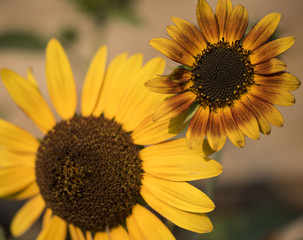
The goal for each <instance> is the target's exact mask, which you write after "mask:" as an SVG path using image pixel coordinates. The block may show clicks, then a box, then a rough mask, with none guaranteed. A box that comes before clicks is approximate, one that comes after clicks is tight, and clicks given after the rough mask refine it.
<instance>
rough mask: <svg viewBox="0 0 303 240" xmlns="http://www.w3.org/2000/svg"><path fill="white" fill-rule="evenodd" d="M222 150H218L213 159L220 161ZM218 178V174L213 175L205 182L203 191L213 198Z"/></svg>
mask: <svg viewBox="0 0 303 240" xmlns="http://www.w3.org/2000/svg"><path fill="white" fill-rule="evenodd" d="M222 152H223V149H222V150H221V151H219V152H216V154H215V156H214V159H215V160H216V161H217V162H221V158H222ZM218 179H219V176H217V177H213V178H210V179H209V180H208V182H207V185H206V190H205V193H206V195H207V196H208V197H210V198H213V197H214V195H215V188H216V185H217V182H218Z"/></svg>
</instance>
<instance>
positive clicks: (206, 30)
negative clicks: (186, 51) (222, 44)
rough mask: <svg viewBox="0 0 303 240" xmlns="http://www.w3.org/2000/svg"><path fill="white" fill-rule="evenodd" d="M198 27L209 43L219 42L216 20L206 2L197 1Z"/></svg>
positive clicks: (203, 0) (204, 0)
mask: <svg viewBox="0 0 303 240" xmlns="http://www.w3.org/2000/svg"><path fill="white" fill-rule="evenodd" d="M197 22H198V26H199V28H200V30H201V32H202V34H203V36H204V37H205V39H206V40H207V41H208V42H209V43H216V42H218V41H219V29H218V23H217V19H216V18H215V15H214V13H213V11H212V10H211V8H210V6H209V4H208V3H207V1H206V0H199V2H198V5H197Z"/></svg>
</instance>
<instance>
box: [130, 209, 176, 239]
mask: <svg viewBox="0 0 303 240" xmlns="http://www.w3.org/2000/svg"><path fill="white" fill-rule="evenodd" d="M126 224H127V229H128V231H129V235H130V238H131V239H133V240H141V239H145V240H154V239H157V240H174V239H175V237H174V236H173V235H172V234H171V232H170V231H169V230H168V228H167V227H166V226H165V225H164V224H163V223H162V222H161V221H160V220H159V218H157V217H156V216H155V215H154V214H153V213H151V212H150V211H148V210H147V209H146V208H144V207H142V206H140V205H139V204H137V205H136V206H135V207H134V208H133V212H132V215H130V216H129V217H128V218H127V219H126Z"/></svg>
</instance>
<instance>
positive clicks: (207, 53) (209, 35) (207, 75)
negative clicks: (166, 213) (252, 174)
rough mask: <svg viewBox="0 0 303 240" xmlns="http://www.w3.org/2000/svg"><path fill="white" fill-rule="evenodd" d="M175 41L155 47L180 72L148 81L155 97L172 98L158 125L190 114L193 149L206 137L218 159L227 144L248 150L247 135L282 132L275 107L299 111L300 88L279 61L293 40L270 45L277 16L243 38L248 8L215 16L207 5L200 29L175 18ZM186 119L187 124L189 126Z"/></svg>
mask: <svg viewBox="0 0 303 240" xmlns="http://www.w3.org/2000/svg"><path fill="white" fill-rule="evenodd" d="M172 20H173V22H174V23H175V24H176V26H169V27H168V28H167V32H168V34H169V36H170V37H171V39H164V38H157V39H153V40H151V42H150V44H151V45H152V46H153V47H154V48H155V49H157V50H159V51H160V52H161V53H163V54H164V55H166V56H167V57H169V58H170V59H172V60H174V61H176V62H178V63H180V64H182V65H181V66H179V67H178V68H176V69H175V70H174V71H173V72H172V73H171V74H170V75H169V76H163V77H156V78H154V79H151V80H149V81H148V82H147V83H146V86H147V88H148V89H150V90H151V91H154V92H157V93H163V94H174V95H173V96H172V97H171V98H169V99H168V100H167V101H165V102H164V103H163V104H162V105H160V107H159V108H158V109H157V110H156V112H155V114H154V120H155V121H157V120H165V119H169V118H173V117H176V116H178V115H179V114H180V113H182V112H185V111H189V117H188V118H189V119H191V121H190V123H189V126H188V130H187V132H186V140H187V144H188V145H189V147H194V146H196V145H198V144H199V143H201V142H202V141H203V139H204V138H205V137H207V139H208V141H209V144H210V146H211V147H212V149H214V150H215V151H218V150H220V149H221V148H222V147H223V146H224V144H225V141H226V138H227V137H228V138H229V139H230V140H231V142H232V143H233V144H234V145H236V146H238V147H243V146H244V144H245V135H246V136H248V137H250V138H252V139H258V138H259V132H262V133H264V134H266V135H268V134H269V133H270V130H271V127H270V124H272V125H275V126H279V127H281V126H283V117H282V115H281V114H280V112H279V111H278V110H277V109H276V108H275V106H274V105H280V106H291V105H293V104H294V103H295V99H294V97H293V96H292V95H291V94H290V93H289V92H290V91H293V90H295V89H297V88H298V87H299V86H300V81H299V80H298V79H297V78H296V77H295V76H293V75H292V74H290V73H287V72H285V71H284V70H285V69H286V64H285V63H284V62H282V61H281V60H279V59H277V58H276V57H277V56H278V55H279V54H281V53H283V52H284V51H286V50H287V49H288V48H290V47H291V46H292V45H293V43H294V38H293V37H285V38H280V39H277V40H274V41H270V42H267V40H268V39H269V38H270V36H271V35H272V34H273V33H274V31H275V29H276V27H277V25H278V23H279V21H280V14H278V13H271V14H269V15H267V16H265V17H264V18H262V19H261V20H260V21H259V22H258V23H257V24H256V25H255V26H254V27H253V28H252V29H251V30H250V31H249V32H248V33H247V34H246V35H245V32H246V28H247V25H248V13H247V10H246V8H245V7H244V6H242V5H237V6H235V7H233V6H232V3H231V1H230V0H219V1H218V4H217V8H216V11H215V13H213V11H212V10H211V8H210V6H209V5H208V3H207V1H206V0H199V1H198V5H197V23H198V27H199V28H198V27H196V26H194V25H193V24H191V23H189V22H187V21H185V20H183V19H180V18H175V17H173V18H172ZM188 118H187V119H188Z"/></svg>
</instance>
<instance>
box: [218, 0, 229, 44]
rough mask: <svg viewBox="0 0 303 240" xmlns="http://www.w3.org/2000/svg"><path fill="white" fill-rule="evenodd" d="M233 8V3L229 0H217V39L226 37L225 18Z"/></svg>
mask: <svg viewBox="0 0 303 240" xmlns="http://www.w3.org/2000/svg"><path fill="white" fill-rule="evenodd" d="M232 10H233V5H232V3H231V1H230V0H219V1H218V4H217V8H216V18H217V21H218V26H219V39H222V38H223V37H224V38H225V39H226V36H225V35H224V33H225V26H226V23H227V19H228V16H229V14H230V13H231V11H232Z"/></svg>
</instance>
